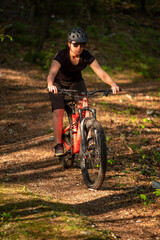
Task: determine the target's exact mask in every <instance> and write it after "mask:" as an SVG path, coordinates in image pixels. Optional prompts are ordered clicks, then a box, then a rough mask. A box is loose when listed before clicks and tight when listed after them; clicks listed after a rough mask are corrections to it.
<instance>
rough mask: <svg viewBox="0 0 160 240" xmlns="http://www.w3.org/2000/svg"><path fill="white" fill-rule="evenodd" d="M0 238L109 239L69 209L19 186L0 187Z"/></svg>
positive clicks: (12, 239) (88, 221) (105, 234)
mask: <svg viewBox="0 0 160 240" xmlns="http://www.w3.org/2000/svg"><path fill="white" fill-rule="evenodd" d="M0 192H1V195H0V238H1V239H6V240H9V239H11V240H18V239H21V240H22V239H25V240H28V239H29V240H32V239H47V240H49V239H52V240H53V239H108V240H109V239H112V238H110V237H109V233H108V232H107V231H99V230H98V229H97V228H96V226H95V225H94V224H93V223H92V222H91V221H90V220H89V219H88V218H87V217H82V216H80V215H78V214H76V213H75V211H74V210H73V208H72V206H70V205H67V204H62V203H59V202H56V201H54V200H53V199H52V200H51V199H48V198H47V197H46V198H45V199H44V198H41V196H37V195H34V193H33V192H30V191H29V190H27V189H26V188H25V187H23V186H12V187H11V186H9V185H7V184H3V185H2V184H1V185H0Z"/></svg>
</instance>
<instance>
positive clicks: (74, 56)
mask: <svg viewBox="0 0 160 240" xmlns="http://www.w3.org/2000/svg"><path fill="white" fill-rule="evenodd" d="M68 47H69V49H70V51H71V52H72V53H74V52H73V50H72V49H71V47H70V45H69V43H68ZM76 57H78V55H76V54H75V53H74V55H73V58H76Z"/></svg>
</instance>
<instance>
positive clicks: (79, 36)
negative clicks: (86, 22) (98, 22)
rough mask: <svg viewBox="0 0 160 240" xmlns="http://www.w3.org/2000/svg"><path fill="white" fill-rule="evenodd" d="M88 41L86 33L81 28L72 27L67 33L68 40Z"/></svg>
mask: <svg viewBox="0 0 160 240" xmlns="http://www.w3.org/2000/svg"><path fill="white" fill-rule="evenodd" d="M72 41H74V42H82V43H86V42H88V38H87V35H86V33H85V32H84V30H83V29H81V28H73V29H72V30H71V31H70V32H69V34H68V42H72Z"/></svg>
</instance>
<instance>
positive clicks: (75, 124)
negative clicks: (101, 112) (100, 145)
mask: <svg viewBox="0 0 160 240" xmlns="http://www.w3.org/2000/svg"><path fill="white" fill-rule="evenodd" d="M88 106H89V104H88V99H87V98H86V97H84V98H83V99H82V101H81V103H80V106H79V108H80V109H83V107H88ZM85 115H86V110H85V109H84V111H83V113H82V116H83V118H85ZM70 129H72V136H73V143H72V146H70V145H68V144H67V143H66V142H65V141H64V140H63V139H62V143H63V144H64V146H65V147H66V149H67V150H68V151H69V150H72V154H75V153H78V152H79V151H80V142H81V134H80V117H79V112H78V111H77V113H75V107H74V110H73V109H72V124H71V125H68V126H67V127H66V128H65V129H64V130H63V132H62V135H63V134H64V133H65V132H67V131H68V130H70ZM71 148H72V149H71Z"/></svg>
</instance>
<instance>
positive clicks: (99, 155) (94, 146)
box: [80, 118, 107, 189]
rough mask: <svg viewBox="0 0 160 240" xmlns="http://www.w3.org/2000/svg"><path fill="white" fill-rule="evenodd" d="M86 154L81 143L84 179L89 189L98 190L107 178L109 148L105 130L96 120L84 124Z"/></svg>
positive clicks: (92, 119)
mask: <svg viewBox="0 0 160 240" xmlns="http://www.w3.org/2000/svg"><path fill="white" fill-rule="evenodd" d="M84 131H85V144H86V152H84V150H83V146H82V143H81V151H80V161H81V170H82V175H83V179H84V181H85V184H86V185H87V187H88V188H91V189H98V188H99V187H100V186H101V185H102V183H103V181H104V178H105V172H106V165H107V147H106V139H105V134H104V130H103V128H102V126H101V124H100V123H99V122H98V121H97V120H96V119H94V118H91V119H89V120H87V121H86V123H85V124H84Z"/></svg>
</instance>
